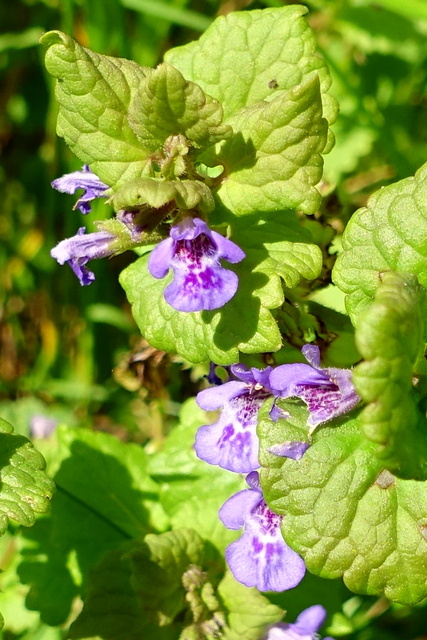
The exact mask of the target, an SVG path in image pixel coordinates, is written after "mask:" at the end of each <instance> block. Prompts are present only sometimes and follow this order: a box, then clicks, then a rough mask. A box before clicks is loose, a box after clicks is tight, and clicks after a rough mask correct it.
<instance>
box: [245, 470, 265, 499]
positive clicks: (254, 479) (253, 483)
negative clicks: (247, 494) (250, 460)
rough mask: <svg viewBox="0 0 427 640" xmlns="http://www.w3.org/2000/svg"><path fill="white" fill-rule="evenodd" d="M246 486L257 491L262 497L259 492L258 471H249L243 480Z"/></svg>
mask: <svg viewBox="0 0 427 640" xmlns="http://www.w3.org/2000/svg"><path fill="white" fill-rule="evenodd" d="M245 482H246V484H247V485H248V486H249V487H250V488H251V489H255V490H256V491H259V492H260V494H261V495H262V491H261V483H260V481H259V473H258V471H251V472H250V473H248V475H247V476H246V478H245Z"/></svg>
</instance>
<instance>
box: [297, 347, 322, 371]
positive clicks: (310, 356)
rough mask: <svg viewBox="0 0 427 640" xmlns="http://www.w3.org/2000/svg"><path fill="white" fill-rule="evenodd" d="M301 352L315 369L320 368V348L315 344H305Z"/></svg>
mask: <svg viewBox="0 0 427 640" xmlns="http://www.w3.org/2000/svg"><path fill="white" fill-rule="evenodd" d="M301 353H302V355H303V356H304V358H305V359H306V360H307V362H308V363H309V364H311V366H312V367H314V368H315V369H320V349H319V347H318V346H317V345H315V344H305V345H304V346H303V348H302V349H301Z"/></svg>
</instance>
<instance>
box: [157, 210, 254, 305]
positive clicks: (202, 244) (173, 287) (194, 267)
mask: <svg viewBox="0 0 427 640" xmlns="http://www.w3.org/2000/svg"><path fill="white" fill-rule="evenodd" d="M244 257H245V254H244V253H243V251H242V250H241V249H240V248H239V247H238V246H237V245H236V244H234V242H231V240H228V239H227V238H224V237H223V236H221V235H220V234H219V233H217V232H216V231H212V230H211V229H209V227H208V225H207V224H206V222H203V220H201V219H200V218H191V217H189V216H187V217H186V218H184V219H183V220H182V222H180V223H179V224H178V225H176V226H174V227H172V228H171V230H170V237H169V238H167V239H166V240H163V241H162V242H160V243H159V244H158V245H157V247H156V248H155V249H154V250H153V251H152V252H151V255H150V258H149V262H148V269H149V271H150V273H151V275H152V276H153V277H154V278H159V279H160V278H164V277H165V276H166V274H167V273H168V271H169V269H173V272H174V279H173V281H172V282H171V283H170V284H169V285H168V286H167V287H166V289H165V291H164V297H165V299H166V302H167V303H168V304H170V305H171V307H173V308H174V309H176V310H177V311H188V312H190V311H203V310H212V309H218V308H220V307H222V306H224V305H225V304H226V303H227V302H228V301H229V300H231V298H232V297H233V296H234V294H235V293H236V291H237V287H238V284H239V282H238V278H237V275H236V274H235V273H234V272H233V271H229V270H228V269H224V268H223V267H222V266H221V264H220V260H221V259H224V260H227V261H228V262H231V263H237V262H240V261H241V260H243V258H244Z"/></svg>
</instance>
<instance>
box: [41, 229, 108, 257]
mask: <svg viewBox="0 0 427 640" xmlns="http://www.w3.org/2000/svg"><path fill="white" fill-rule="evenodd" d="M115 240H116V236H115V235H113V234H112V233H109V232H108V231H95V232H94V233H88V234H86V229H85V228H84V227H80V229H79V230H78V232H77V233H76V235H75V236H72V237H71V238H66V239H65V240H61V242H59V243H58V244H57V245H56V247H54V248H53V249H52V250H51V252H50V255H51V256H52V258H55V260H56V261H57V262H58V263H59V264H65V262H69V261H70V260H75V259H78V258H83V259H85V260H86V262H88V261H89V260H94V259H95V258H107V257H108V256H111V255H112V254H113V253H114V249H113V248H112V243H113V242H114V241H115Z"/></svg>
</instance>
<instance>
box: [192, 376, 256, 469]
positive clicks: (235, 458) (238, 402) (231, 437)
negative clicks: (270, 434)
mask: <svg viewBox="0 0 427 640" xmlns="http://www.w3.org/2000/svg"><path fill="white" fill-rule="evenodd" d="M227 384H228V385H231V384H232V383H231V382H228V383H227ZM236 384H239V383H236ZM220 388H221V387H218V388H217V389H215V390H218V389H220ZM206 391H208V390H206ZM259 406H260V400H259V399H258V398H257V397H256V396H250V395H249V394H248V393H247V392H246V393H245V394H243V395H239V396H236V397H234V398H233V399H231V400H230V401H229V402H228V403H227V404H225V405H224V408H223V410H222V411H221V415H220V417H219V419H218V421H217V422H215V423H213V424H210V425H204V426H202V427H200V428H199V429H198V431H197V434H196V440H195V443H194V450H195V452H196V454H197V456H198V457H199V458H200V459H201V460H204V461H205V462H208V463H209V464H214V465H218V466H219V467H222V468H223V469H228V471H234V472H235V473H249V472H250V471H253V470H255V469H258V467H259V461H258V450H259V440H258V436H257V433H256V426H257V413H258V408H259Z"/></svg>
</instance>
